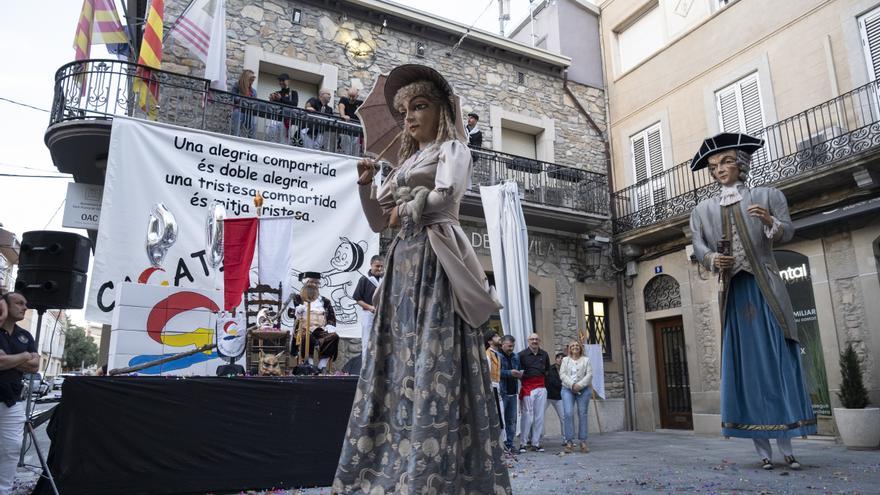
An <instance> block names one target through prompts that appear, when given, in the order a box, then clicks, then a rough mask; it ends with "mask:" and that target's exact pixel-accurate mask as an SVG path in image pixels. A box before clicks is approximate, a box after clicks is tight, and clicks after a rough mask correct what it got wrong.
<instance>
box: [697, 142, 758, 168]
mask: <svg viewBox="0 0 880 495" xmlns="http://www.w3.org/2000/svg"><path fill="white" fill-rule="evenodd" d="M762 146H764V140H763V139H760V138H756V137H752V136H749V135H748V134H739V133H735V132H722V133H721V134H718V135H717V136H712V137H710V138H708V139H706V140H705V141H703V144H702V145H701V146H700V151H698V152H697V154H696V155H694V159H693V160H691V172H696V171H697V170H700V169H701V168H706V167H708V166H709V157H710V156H712V155H714V154H715V153H719V152H721V151H727V150H742V151H745V152H746V153H748V154H752V153H754V152H756V151H758V150H759V149H761V147H762Z"/></svg>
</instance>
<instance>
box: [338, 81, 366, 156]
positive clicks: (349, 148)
mask: <svg viewBox="0 0 880 495" xmlns="http://www.w3.org/2000/svg"><path fill="white" fill-rule="evenodd" d="M359 92H360V91H359V90H358V88H355V87H350V88H348V96H343V97H341V98H339V103H337V104H336V110H338V111H339V116H340V117H342V119H343V120H345V121H346V122H352V123H358V122H360V119H359V118H358V116H357V114H356V113H355V112H356V111H357V109H358V108H360V106H361V104H363V102H362V101H361V100H358V93H359ZM360 140H361V136H360V133H357V134H355V133H353V132H351V131H347V130H343V131H342V132H341V133H340V135H339V144H340V146H341V147H342V150H341V152H342V153H343V154H346V155H350V156H360V155H361V147H360V144H361V143H360Z"/></svg>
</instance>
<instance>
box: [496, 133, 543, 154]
mask: <svg viewBox="0 0 880 495" xmlns="http://www.w3.org/2000/svg"><path fill="white" fill-rule="evenodd" d="M501 144H502V150H501V151H503V152H504V153H510V154H511V155H517V156H523V157H526V158H531V159H533V160H534V159H537V157H538V153H537V147H536V146H535V135H534V134H528V133H526V132H522V131H518V130H514V129H511V128H509V127H502V128H501Z"/></svg>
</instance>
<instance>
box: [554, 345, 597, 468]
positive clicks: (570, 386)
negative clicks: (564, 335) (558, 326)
mask: <svg viewBox="0 0 880 495" xmlns="http://www.w3.org/2000/svg"><path fill="white" fill-rule="evenodd" d="M559 376H560V377H561V378H562V405H563V411H564V414H565V421H564V423H565V425H564V426H565V431H564V432H563V437H564V441H565V452H566V453H571V451H572V449H573V448H574V406H575V403H577V408H578V440H579V441H580V444H581V452H584V453H586V452H589V451H590V449H589V447H587V411H588V409H587V407H588V406H589V405H590V395H592V387H591V385H592V383H593V367H592V366H591V365H590V358H588V357H587V356H585V355H584V348H583V346H582V345H581V344H580V342H572V343H570V344H568V356H567V357H565V358H563V359H562V366H560V368H559Z"/></svg>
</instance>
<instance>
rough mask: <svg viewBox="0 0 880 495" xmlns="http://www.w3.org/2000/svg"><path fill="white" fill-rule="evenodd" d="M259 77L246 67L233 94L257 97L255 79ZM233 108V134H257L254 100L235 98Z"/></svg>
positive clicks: (250, 135) (252, 135) (250, 136)
mask: <svg viewBox="0 0 880 495" xmlns="http://www.w3.org/2000/svg"><path fill="white" fill-rule="evenodd" d="M256 79H257V77H256V76H255V75H254V71H252V70H249V69H245V70H244V71H242V73H241V76H239V77H238V83H237V84H236V85H235V86H234V87H233V88H232V94H234V95H239V96H247V97H249V98H256V97H257V91H256V90H255V89H254V81H255V80H256ZM232 101H233V104H234V107H233V109H232V134H233V135H235V136H242V135H247V137H249V138H252V139H253V137H254V136H256V134H257V127H256V125H255V122H254V112H253V109H252V102H251V101H248V100H246V99H242V98H233V100H232Z"/></svg>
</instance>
